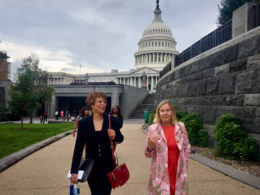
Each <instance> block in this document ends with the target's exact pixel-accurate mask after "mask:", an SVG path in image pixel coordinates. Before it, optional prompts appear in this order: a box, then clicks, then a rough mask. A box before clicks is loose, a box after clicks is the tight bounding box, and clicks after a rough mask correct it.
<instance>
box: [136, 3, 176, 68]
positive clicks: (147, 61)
mask: <svg viewBox="0 0 260 195" xmlns="http://www.w3.org/2000/svg"><path fill="white" fill-rule="evenodd" d="M156 3H157V6H156V9H155V11H154V20H153V21H152V23H151V24H150V25H148V26H147V27H146V28H145V30H144V32H143V34H142V38H141V39H140V40H139V42H138V50H137V51H136V52H135V54H134V56H135V67H136V68H143V67H149V68H152V69H154V70H157V71H161V70H162V69H163V68H164V67H165V65H167V64H168V63H169V62H172V63H174V59H175V56H176V55H177V54H178V52H177V50H176V44H177V43H176V41H175V39H174V38H173V35H172V31H171V29H170V28H169V27H168V26H167V25H166V24H164V23H163V21H162V20H161V10H160V8H159V0H157V1H156Z"/></svg>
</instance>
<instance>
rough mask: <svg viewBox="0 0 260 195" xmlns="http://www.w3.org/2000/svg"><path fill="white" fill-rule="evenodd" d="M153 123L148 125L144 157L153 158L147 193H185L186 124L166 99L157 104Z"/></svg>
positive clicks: (187, 157) (187, 146)
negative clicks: (179, 119)
mask: <svg viewBox="0 0 260 195" xmlns="http://www.w3.org/2000/svg"><path fill="white" fill-rule="evenodd" d="M154 122H155V124H153V125H151V126H149V128H148V135H147V139H146V148H145V156H146V157H147V158H152V163H151V168H150V178H149V183H148V194H150V195H157V194H158V195H159V194H163V195H183V194H188V176H187V167H188V159H189V154H190V144H189V139H188V136H187V132H186V128H185V125H184V123H182V122H178V121H177V118H176V114H175V110H174V107H173V105H172V104H171V103H170V102H169V101H167V100H164V101H162V102H161V103H159V105H158V106H157V109H156V114H155V119H154Z"/></svg>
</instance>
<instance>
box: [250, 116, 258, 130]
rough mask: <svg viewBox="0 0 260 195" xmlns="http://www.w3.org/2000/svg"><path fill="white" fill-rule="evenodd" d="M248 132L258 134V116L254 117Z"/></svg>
mask: <svg viewBox="0 0 260 195" xmlns="http://www.w3.org/2000/svg"><path fill="white" fill-rule="evenodd" d="M250 132H253V133H257V134H260V118H255V119H254V122H253V129H252V130H251V131H250Z"/></svg>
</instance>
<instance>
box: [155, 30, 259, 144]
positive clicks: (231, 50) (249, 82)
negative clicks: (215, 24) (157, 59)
mask: <svg viewBox="0 0 260 195" xmlns="http://www.w3.org/2000/svg"><path fill="white" fill-rule="evenodd" d="M156 91H157V92H156V99H157V102H159V101H161V100H163V99H169V100H170V101H171V102H172V103H173V104H174V105H175V107H176V110H183V111H188V112H195V113H197V114H198V115H199V116H200V117H201V118H202V120H203V121H204V123H205V124H207V125H210V126H211V125H214V124H215V122H216V120H218V119H219V117H220V116H221V115H222V114H226V113H232V114H234V115H235V116H236V117H237V118H239V119H240V121H241V124H242V126H243V128H244V129H245V130H246V131H247V132H249V133H250V134H251V135H252V137H253V138H254V139H255V140H257V142H258V145H260V107H259V106H260V27H258V28H256V29H254V30H251V31H249V32H247V33H245V34H243V35H240V36H238V37H236V38H234V39H232V40H230V41H228V42H226V43H224V44H222V45H220V46H218V47H216V48H213V49H211V50H209V51H208V52H205V53H203V54H201V55H199V56H197V57H195V58H193V59H191V60H189V61H187V62H185V63H183V64H181V65H180V66H178V67H176V68H175V70H173V71H171V72H169V73H168V74H167V75H165V76H164V77H163V78H161V79H160V80H159V81H158V84H157V88H156ZM211 127H212V126H211ZM210 129H211V130H210V131H209V134H210V135H211V136H212V128H210Z"/></svg>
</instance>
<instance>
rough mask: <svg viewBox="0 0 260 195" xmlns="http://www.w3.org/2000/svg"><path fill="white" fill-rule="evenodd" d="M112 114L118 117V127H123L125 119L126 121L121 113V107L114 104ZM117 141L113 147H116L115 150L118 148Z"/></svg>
mask: <svg viewBox="0 0 260 195" xmlns="http://www.w3.org/2000/svg"><path fill="white" fill-rule="evenodd" d="M110 114H111V115H112V116H113V117H114V118H115V119H116V122H117V124H118V127H119V128H120V129H121V128H122V127H123V121H124V118H123V116H122V114H121V110H120V108H119V106H116V105H115V106H113V108H112V110H111V112H110ZM116 144H117V143H116V142H114V143H113V147H114V150H116Z"/></svg>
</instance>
